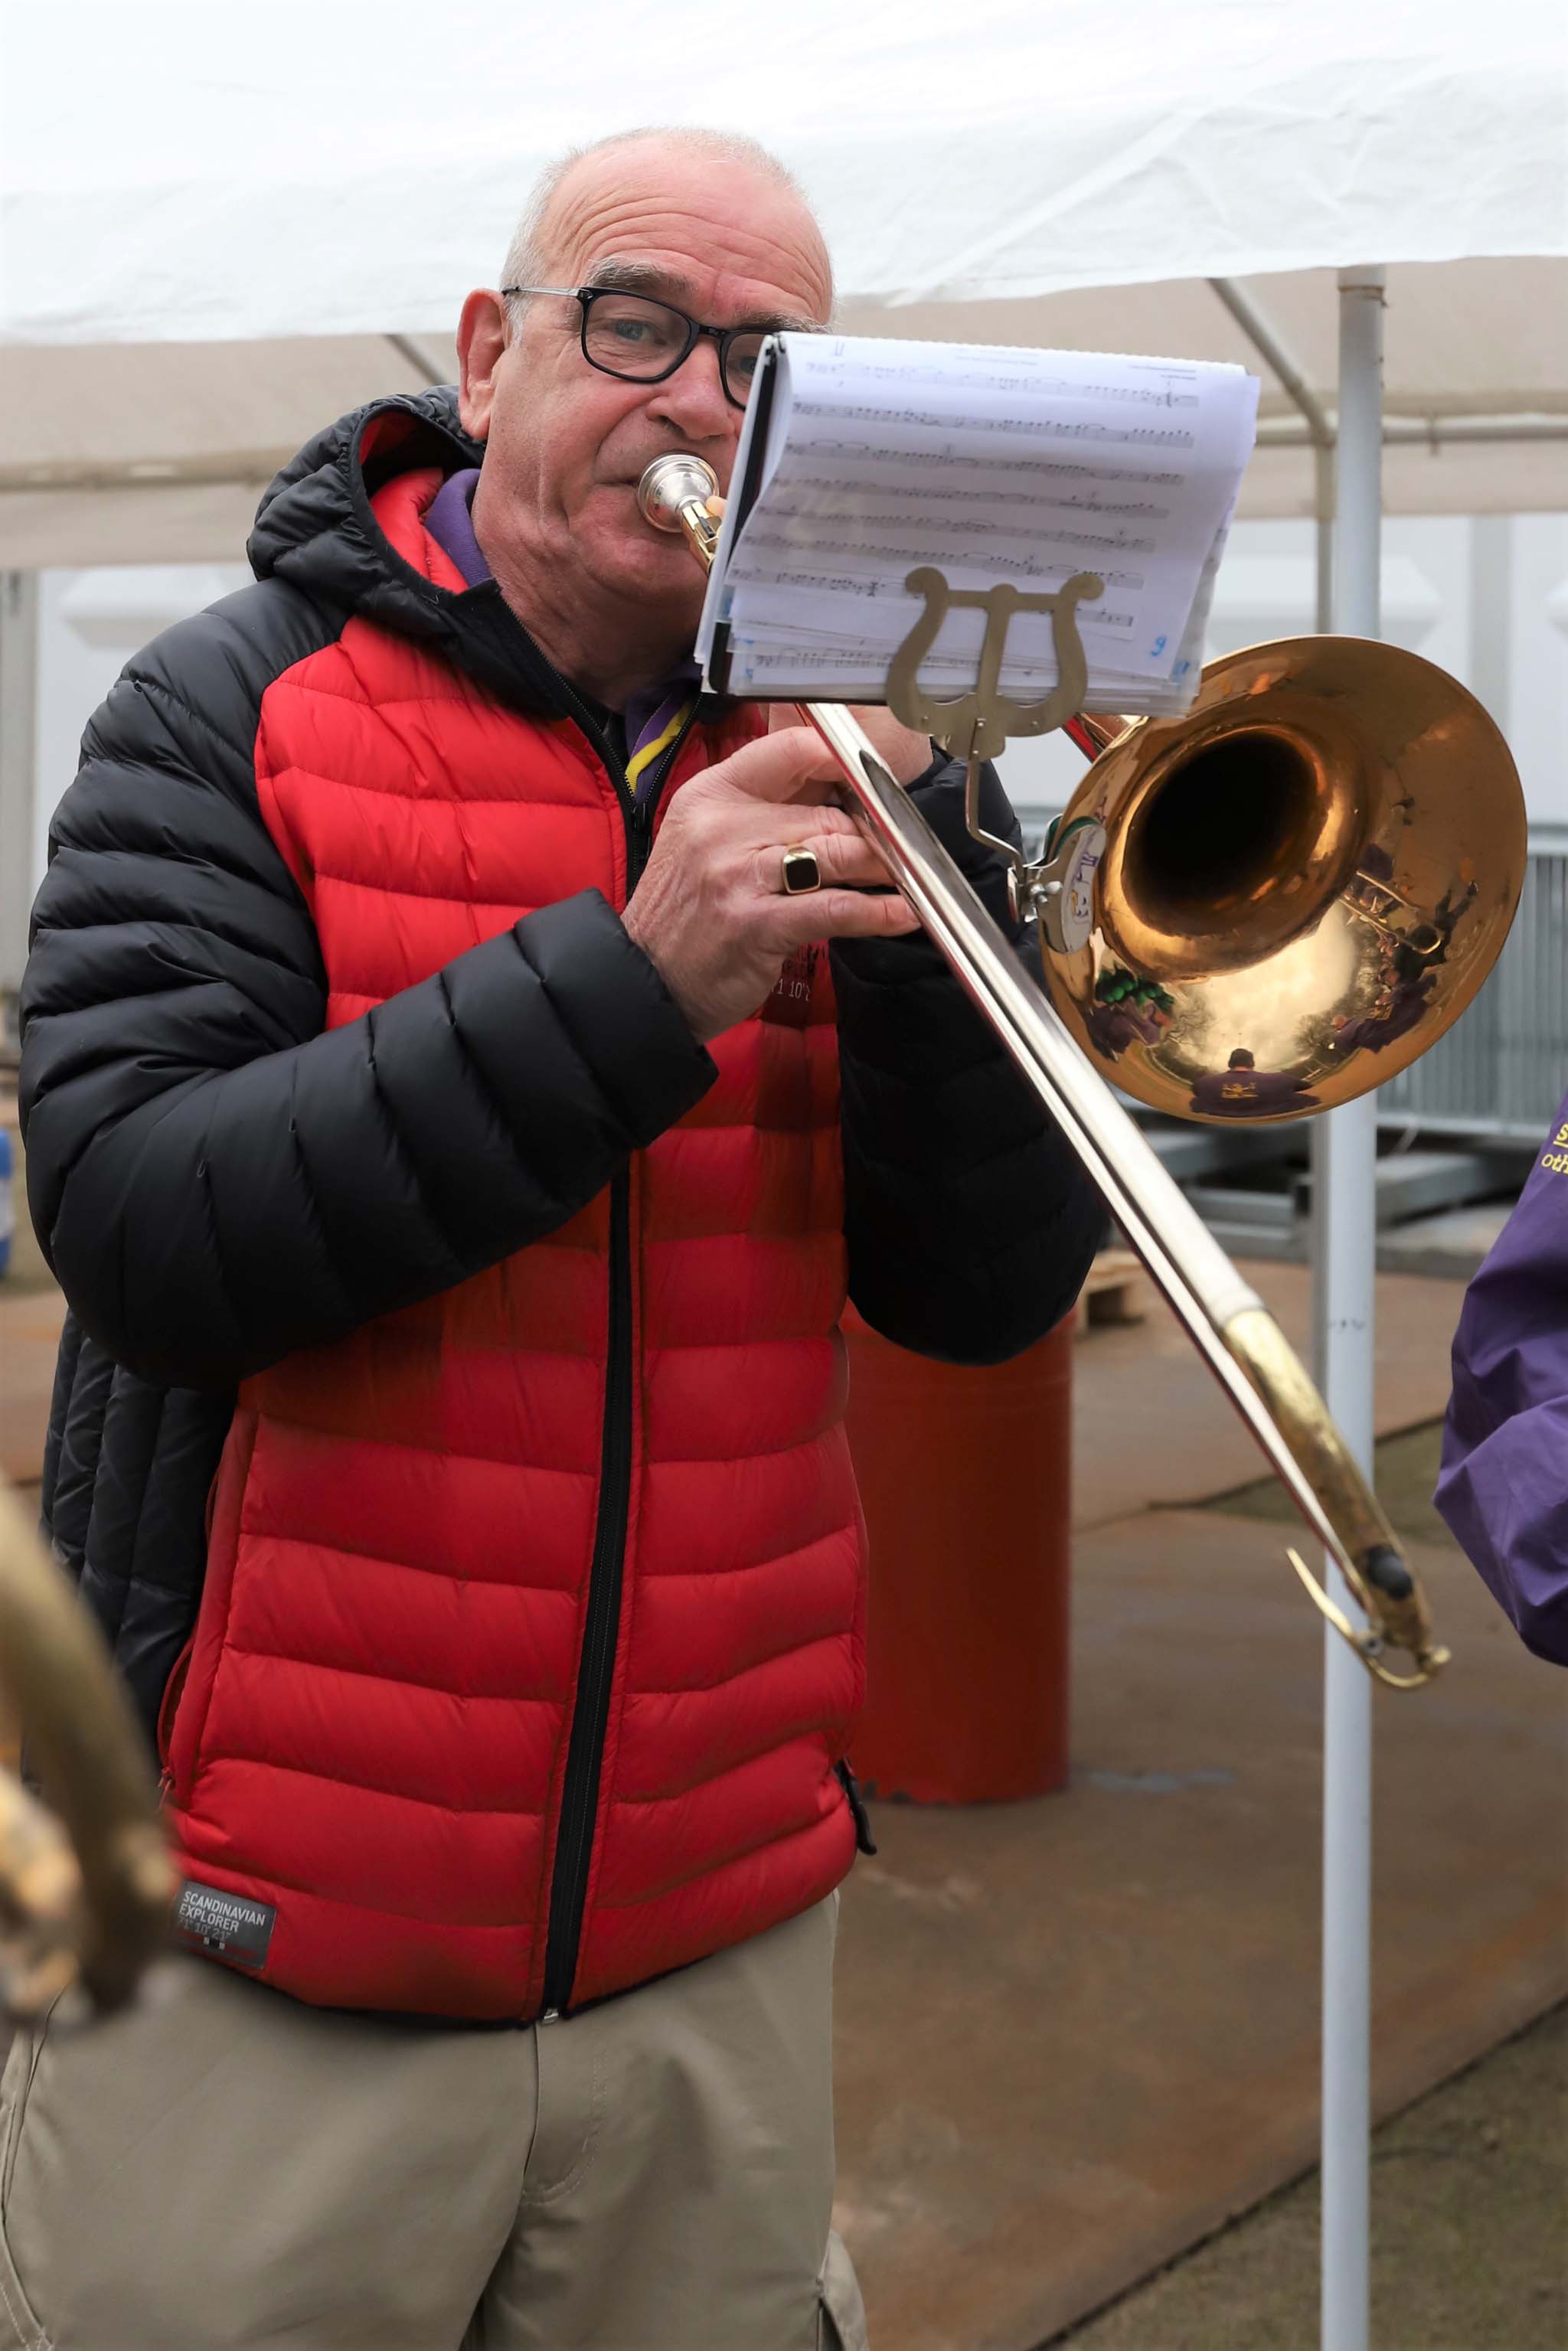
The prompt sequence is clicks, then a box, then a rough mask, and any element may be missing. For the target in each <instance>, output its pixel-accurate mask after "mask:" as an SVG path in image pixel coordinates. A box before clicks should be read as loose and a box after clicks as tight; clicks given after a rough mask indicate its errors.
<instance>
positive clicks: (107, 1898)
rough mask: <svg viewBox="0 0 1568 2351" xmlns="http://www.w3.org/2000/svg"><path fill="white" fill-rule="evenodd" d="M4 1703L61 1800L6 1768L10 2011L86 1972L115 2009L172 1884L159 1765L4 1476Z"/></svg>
mask: <svg viewBox="0 0 1568 2351" xmlns="http://www.w3.org/2000/svg"><path fill="white" fill-rule="evenodd" d="M0 1704H3V1706H4V1708H5V1714H6V1716H7V1718H8V1719H9V1720H10V1721H11V1722H13V1723H14V1722H16V1721H17V1720H19V1719H22V1718H23V1716H24V1715H25V1717H26V1731H27V1739H28V1743H29V1747H30V1749H31V1751H32V1755H33V1758H34V1760H35V1761H36V1762H37V1766H38V1771H39V1774H40V1777H41V1778H42V1781H43V1782H44V1785H45V1788H46V1789H47V1793H48V1796H49V1800H50V1802H51V1803H52V1804H54V1805H55V1806H56V1807H57V1813H58V1816H57V1815H56V1813H52V1812H48V1811H46V1810H45V1808H44V1806H43V1805H42V1804H40V1803H38V1802H37V1801H36V1800H35V1799H34V1798H33V1797H32V1796H30V1795H29V1794H28V1793H27V1792H26V1789H25V1788H24V1787H22V1785H21V1784H20V1782H18V1781H17V1780H16V1779H15V1778H13V1777H12V1776H11V1775H10V1774H9V1773H0V2013H4V2014H5V2015H6V2016H9V2017H11V2018H14V2019H16V2020H19V2021H22V2022H26V2021H28V2020H30V2019H34V2018H37V2017H39V2016H41V2015H42V2014H43V2013H44V2011H46V2010H47V2008H48V2007H49V2006H50V2005H51V2004H52V2002H53V2001H55V2000H56V1999H57V1997H58V1996H59V1994H60V1993H61V1992H63V1991H67V1990H68V1988H69V1987H70V1986H71V1985H72V1984H74V1983H76V1982H78V1980H79V1981H80V1982H81V1983H82V1985H83V1986H84V1987H85V1989H86V1991H87V1992H88V1994H89V1997H90V1999H91V2000H92V2001H93V2003H94V2005H95V2006H96V2007H98V2008H100V2009H111V2008H117V2007H119V2006H120V2003H121V2002H122V2001H126V2000H128V1999H129V1998H130V1996H131V1992H132V1991H133V1990H134V1989H135V1985H136V1981H137V1979H138V1977H139V1976H140V1975H141V1970H142V1968H143V1967H144V1966H145V1964H146V1962H147V1960H148V1959H150V1958H151V1957H152V1953H153V1951H154V1950H155V1949H157V1947H158V1945H159V1943H160V1942H161V1941H162V1937H163V1934H164V1931H165V1929H166V1927H167V1924H168V1917H169V1905H170V1902H171V1900H172V1896H173V1876H172V1870H171V1867H170V1864H169V1860H168V1856H167V1853H166V1851H165V1848H164V1844H163V1835H162V1830H161V1829H160V1827H159V1825H158V1815H157V1802H156V1797H155V1794H154V1791H153V1785H152V1773H151V1771H149V1769H148V1766H147V1763H146V1761H145V1758H144V1756H143V1754H142V1750H141V1738H140V1736H139V1734H138V1732H137V1729H136V1727H135V1725H134V1723H133V1722H132V1720H131V1710H130V1708H129V1707H128V1706H127V1704H126V1702H125V1698H124V1697H123V1695H122V1693H121V1691H120V1687H119V1685H118V1684H117V1682H116V1681H115V1679H114V1676H113V1674H112V1672H111V1671H110V1663H109V1658H108V1656H107V1654H106V1652H105V1650H104V1647H103V1644H102V1641H101V1639H100V1637H99V1633H98V1629H97V1627H96V1626H95V1625H93V1624H92V1623H91V1622H90V1620H89V1617H88V1614H87V1612H86V1610H85V1609H83V1608H82V1607H80V1606H79V1605H78V1602H77V1600H76V1597H75V1594H74V1593H72V1591H71V1589H70V1586H69V1585H68V1583H67V1582H66V1579H65V1577H64V1576H63V1575H62V1574H61V1573H60V1572H59V1570H58V1568H57V1567H56V1566H55V1564H54V1562H52V1561H51V1560H50V1559H49V1558H48V1557H47V1555H46V1553H45V1552H44V1548H43V1545H42V1544H41V1543H40V1542H39V1541H38V1539H37V1536H36V1535H35V1533H34V1532H33V1530H32V1528H31V1527H30V1526H29V1525H28V1523H27V1520H26V1517H25V1516H24V1514H23V1511H22V1509H21V1506H20V1505H19V1503H18V1502H17V1500H16V1496H15V1495H14V1494H13V1493H12V1492H11V1491H10V1489H9V1488H8V1487H6V1486H5V1483H4V1481H3V1480H0Z"/></svg>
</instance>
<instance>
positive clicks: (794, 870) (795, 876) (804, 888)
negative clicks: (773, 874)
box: [783, 849, 822, 898]
mask: <svg viewBox="0 0 1568 2351" xmlns="http://www.w3.org/2000/svg"><path fill="white" fill-rule="evenodd" d="M783 875H784V882H783V887H784V892H785V895H786V896H787V897H790V898H803V897H804V896H805V894H806V893H807V892H808V891H809V890H820V889H821V886H822V869H821V866H820V865H819V864H818V862H817V852H816V851H815V850H814V849H787V850H786V851H785V852H784V864H783Z"/></svg>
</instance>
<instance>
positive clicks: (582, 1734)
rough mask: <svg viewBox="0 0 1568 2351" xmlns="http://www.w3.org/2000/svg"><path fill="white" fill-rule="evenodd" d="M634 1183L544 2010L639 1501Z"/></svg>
mask: <svg viewBox="0 0 1568 2351" xmlns="http://www.w3.org/2000/svg"><path fill="white" fill-rule="evenodd" d="M631 1191H632V1180H631V1177H630V1175H628V1173H627V1171H626V1169H625V1168H622V1169H621V1171H620V1173H619V1174H618V1175H615V1176H614V1177H613V1178H612V1182H611V1186H610V1343H609V1363H608V1365H607V1367H606V1371H605V1379H604V1439H603V1447H602V1451H601V1469H600V1480H599V1523H598V1526H597V1527H596V1528H595V1530H594V1536H593V1561H592V1564H591V1567H590V1569H589V1572H588V1613H587V1617H586V1620H585V1622H584V1625H583V1629H582V1653H581V1656H580V1658H579V1660H578V1667H577V1702H576V1705H575V1706H574V1708H573V1709H572V1717H571V1740H570V1745H569V1746H568V1748H567V1754H566V1778H565V1781H564V1782H563V1785H562V1789H561V1799H560V1826H559V1829H558V1831H557V1832H556V1846H555V1868H554V1871H553V1873H552V1876H551V1878H550V1897H549V1928H548V1930H547V1933H546V1938H545V1988H544V2006H545V2014H546V2016H547V2017H551V2016H558V2015H559V2014H560V2013H561V2011H563V2010H564V2009H565V2008H566V2006H567V2004H568V2002H569V2001H570V1998H571V1986H572V1979H573V1977H574V1976H575V1975H576V1973H577V1951H578V1944H579V1941H580V1937H581V1933H582V1909H583V1902H584V1898H585V1896H586V1895H587V1892H588V1870H589V1864H590V1862H591V1859H592V1857H593V1826H594V1821H595V1819H596V1817H597V1814H598V1812H599V1778H600V1766H601V1763H602V1761H603V1759H604V1731H605V1726H606V1724H607V1722H608V1721H609V1719H610V1692H611V1687H612V1684H613V1682H614V1679H615V1634H616V1627H617V1625H618V1624H619V1622H620V1616H621V1583H622V1569H623V1567H624V1565H625V1559H626V1520H627V1517H628V1513H629V1511H630V1508H631V1500H632V1209H631Z"/></svg>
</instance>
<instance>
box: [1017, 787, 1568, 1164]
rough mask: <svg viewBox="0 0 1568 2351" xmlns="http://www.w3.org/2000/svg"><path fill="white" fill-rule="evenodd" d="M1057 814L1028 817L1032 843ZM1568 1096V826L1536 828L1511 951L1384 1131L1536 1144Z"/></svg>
mask: <svg viewBox="0 0 1568 2351" xmlns="http://www.w3.org/2000/svg"><path fill="white" fill-rule="evenodd" d="M1054 813H1055V811H1054V810H1049V809H1037V808H1020V809H1019V817H1020V819H1021V820H1022V823H1023V830H1024V837H1025V840H1026V841H1031V840H1037V839H1039V838H1040V836H1042V835H1043V833H1044V831H1045V828H1046V825H1047V823H1048V822H1049V820H1050V819H1051V816H1052V815H1053V814H1054ZM1565 1092H1568V826H1562V825H1556V826H1541V827H1539V828H1532V830H1531V835H1530V862H1529V864H1528V866H1527V867H1526V869H1525V876H1524V889H1523V892H1522V893H1521V898H1520V902H1519V913H1518V914H1517V916H1516V917H1515V920H1514V925H1513V929H1512V930H1511V932H1510V934H1509V940H1508V945H1507V946H1505V947H1504V949H1503V951H1502V953H1501V955H1500V956H1499V957H1498V960H1497V967H1496V968H1495V970H1494V971H1493V973H1492V975H1491V977H1490V979H1489V980H1488V981H1487V983H1486V986H1485V987H1483V988H1482V989H1481V992H1480V994H1479V996H1478V997H1477V998H1476V1000H1475V1002H1474V1003H1473V1004H1472V1005H1471V1006H1470V1008H1469V1011H1468V1012H1467V1013H1466V1014H1465V1015H1464V1017H1463V1019H1460V1020H1458V1021H1456V1022H1455V1024H1454V1026H1453V1028H1452V1029H1449V1031H1448V1035H1447V1036H1446V1037H1445V1038H1443V1039H1442V1040H1441V1041H1440V1042H1439V1043H1438V1044H1436V1045H1434V1046H1433V1048H1432V1050H1431V1051H1430V1052H1428V1053H1424V1054H1423V1055H1422V1056H1421V1058H1420V1060H1419V1061H1413V1062H1412V1063H1411V1065H1410V1067H1409V1068H1408V1069H1407V1070H1406V1071H1402V1072H1401V1074H1400V1075H1399V1076H1398V1077H1396V1078H1392V1079H1390V1081H1389V1082H1388V1083H1387V1085H1385V1086H1384V1087H1383V1088H1382V1089H1381V1090H1380V1092H1379V1093H1378V1097H1377V1115H1378V1120H1379V1123H1380V1124H1382V1125H1385V1126H1395V1127H1408V1126H1420V1127H1422V1128H1424V1129H1426V1130H1427V1132H1428V1133H1430V1134H1453V1135H1474V1136H1476V1137H1477V1138H1478V1139H1484V1138H1489V1137H1490V1138H1495V1139H1498V1140H1500V1141H1505V1142H1510V1143H1524V1144H1531V1143H1536V1142H1538V1141H1539V1140H1540V1138H1541V1136H1542V1134H1544V1132H1545V1130H1546V1127H1547V1124H1548V1123H1549V1122H1550V1120H1551V1119H1552V1115H1553V1113H1555V1111H1556V1109H1557V1106H1558V1104H1559V1103H1560V1102H1562V1100H1563V1094H1564V1093H1565Z"/></svg>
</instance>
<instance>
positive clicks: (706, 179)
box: [501, 127, 833, 326]
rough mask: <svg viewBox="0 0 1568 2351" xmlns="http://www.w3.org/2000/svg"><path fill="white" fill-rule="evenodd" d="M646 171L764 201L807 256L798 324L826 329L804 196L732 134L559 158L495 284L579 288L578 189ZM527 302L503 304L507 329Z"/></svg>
mask: <svg viewBox="0 0 1568 2351" xmlns="http://www.w3.org/2000/svg"><path fill="white" fill-rule="evenodd" d="M644 172H653V174H655V175H656V176H657V177H658V178H660V179H661V180H664V181H666V182H673V183H674V184H685V183H688V182H690V183H692V184H693V185H694V186H695V187H703V186H706V187H707V188H709V189H711V190H713V191H714V192H715V193H716V194H717V193H718V192H720V191H721V190H723V189H724V188H726V187H727V186H728V187H730V188H734V189H737V190H738V191H742V192H744V193H743V195H742V200H743V201H747V197H748V194H749V191H747V183H750V189H751V190H755V191H756V192H757V193H758V194H762V195H764V196H765V198H766V199H767V200H768V204H767V209H768V211H769V213H773V212H775V211H776V212H777V214H779V217H780V219H783V218H785V217H788V216H789V215H792V216H793V234H794V235H795V236H796V237H797V238H798V240H799V242H800V246H801V249H802V253H803V254H804V253H807V252H810V255H811V257H812V260H813V263H814V267H815V275H816V280H817V284H818V286H819V287H820V289H821V291H820V299H819V300H818V302H817V303H816V305H815V306H814V308H812V311H811V314H810V318H806V317H802V318H801V319H800V324H801V325H803V326H804V325H811V326H825V325H826V324H827V321H828V318H829V314H830V313H831V309H832V300H833V279H832V266H831V262H830V261H829V258H828V249H827V246H826V244H825V243H824V241H823V238H822V233H821V229H820V228H819V227H818V225H817V222H816V218H815V215H814V214H813V213H812V211H811V208H810V204H808V203H807V201H806V197H805V193H804V191H803V190H802V189H801V187H800V182H799V181H798V180H797V179H796V178H795V176H794V174H793V172H790V171H789V168H788V167H787V166H786V165H785V164H783V163H781V162H779V158H778V156H777V155H774V154H772V153H770V152H769V151H768V149H767V148H766V147H764V146H763V145H762V144H761V142H760V141H758V140H756V139H750V138H747V136H746V134H745V133H744V132H743V131H705V130H687V129H682V128H678V127H674V128H669V129H660V128H657V127H654V128H648V129H644V130H639V131H612V133H611V135H610V136H609V137H608V138H606V139H598V140H595V141H593V142H592V144H591V146H587V147H574V148H572V149H570V151H569V152H567V153H566V154H564V155H561V156H559V157H558V158H557V160H556V161H555V162H553V163H550V164H549V165H548V166H547V167H546V169H545V170H544V171H543V172H540V174H539V177H538V180H537V181H536V182H535V183H534V186H533V189H532V190H531V192H530V193H529V196H528V203H527V204H526V205H525V206H524V208H523V214H522V218H521V219H520V220H519V221H518V223H517V229H516V231H515V233H514V235H513V237H512V241H511V244H510V245H509V246H507V258H506V261H505V264H504V265H503V268H502V274H501V283H502V285H503V286H545V285H560V284H562V283H570V284H581V283H582V279H581V277H580V275H579V274H577V273H576V272H575V270H574V267H573V259H572V244H573V237H572V226H573V218H574V213H575V211H576V210H577V209H578V208H579V207H580V204H581V200H582V195H583V188H582V184H581V183H584V182H586V183H588V185H589V188H590V190H591V189H592V187H593V186H594V184H595V183H599V182H601V181H608V182H610V183H621V184H622V186H625V185H626V184H627V183H629V182H630V181H632V180H636V179H641V178H642V177H643V173H644ZM527 302H528V297H527V296H526V295H524V296H516V297H513V298H512V300H511V301H510V302H509V304H508V308H509V309H510V311H511V314H512V318H513V320H514V322H516V321H517V320H518V319H520V318H521V315H522V311H523V309H524V308H526V307H527Z"/></svg>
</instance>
